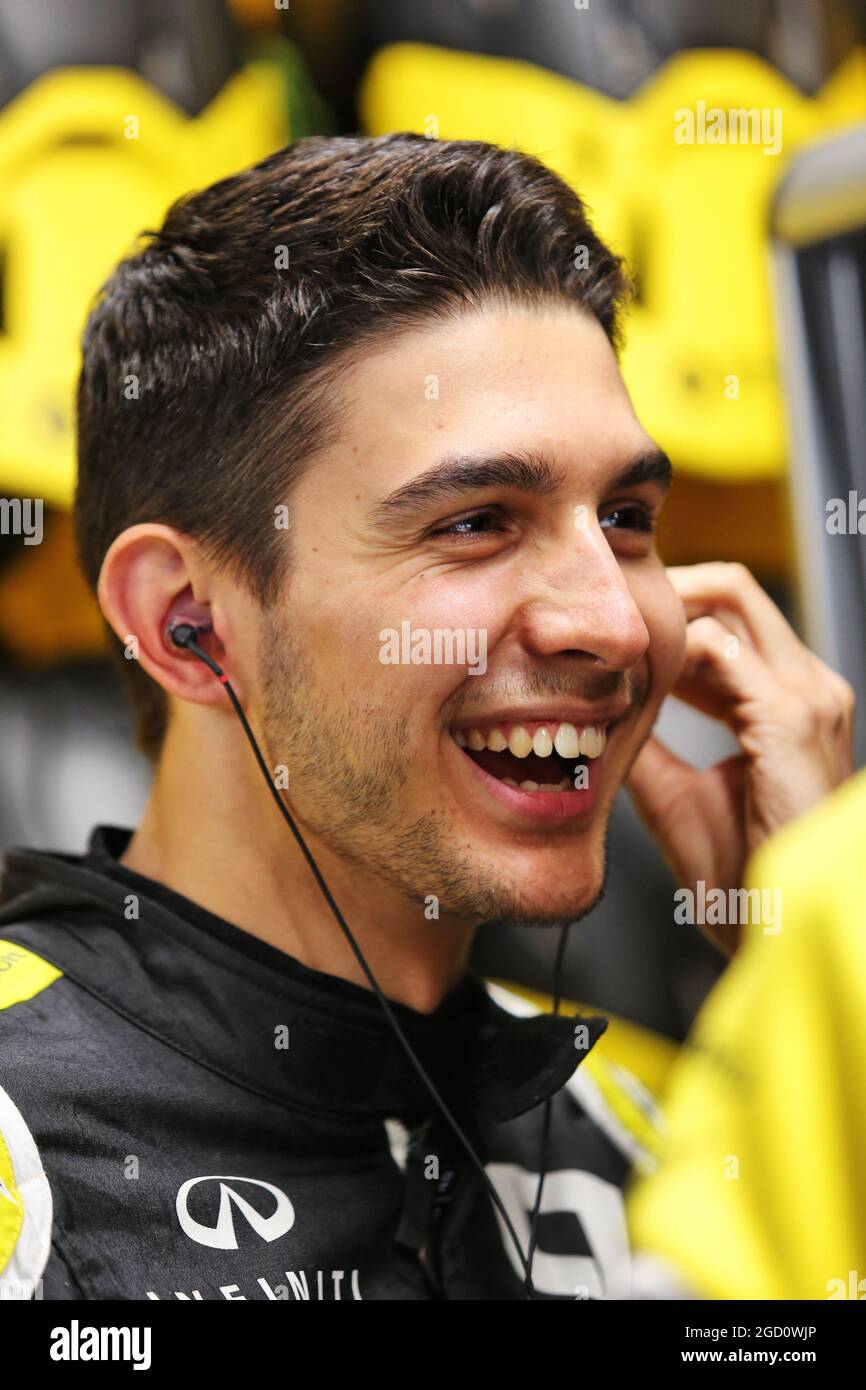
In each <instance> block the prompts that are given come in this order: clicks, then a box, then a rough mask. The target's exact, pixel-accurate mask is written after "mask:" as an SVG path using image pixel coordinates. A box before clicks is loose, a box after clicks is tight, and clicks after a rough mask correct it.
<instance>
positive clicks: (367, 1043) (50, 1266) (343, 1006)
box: [0, 827, 634, 1300]
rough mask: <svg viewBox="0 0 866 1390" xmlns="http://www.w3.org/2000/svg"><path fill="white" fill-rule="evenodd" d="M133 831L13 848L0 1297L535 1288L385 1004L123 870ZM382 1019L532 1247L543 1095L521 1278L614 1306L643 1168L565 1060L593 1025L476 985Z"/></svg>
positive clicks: (1, 1067) (389, 1293) (590, 1039)
mask: <svg viewBox="0 0 866 1390" xmlns="http://www.w3.org/2000/svg"><path fill="white" fill-rule="evenodd" d="M129 835H130V832H129V831H128V830H121V829H118V828H114V827H98V828H97V829H96V830H95V831H94V833H93V836H92V838H91V842H90V846H89V850H88V853H87V854H86V855H84V856H75V855H68V854H52V853H44V852H36V851H28V850H15V851H12V852H11V853H10V854H9V856H8V858H7V869H6V873H5V877H4V879H3V884H2V893H0V1199H2V1200H0V1284H4V1281H5V1285H4V1287H3V1289H2V1290H0V1292H4V1293H5V1296H7V1297H31V1296H36V1297H40V1296H41V1297H44V1298H46V1299H112V1298H119V1299H178V1298H180V1299H221V1298H225V1299H288V1300H306V1299H519V1298H523V1297H524V1296H525V1294H524V1280H523V1276H522V1274H521V1272H520V1268H519V1263H518V1261H517V1259H516V1256H515V1255H514V1252H513V1250H512V1248H511V1243H510V1240H509V1238H508V1237H507V1236H505V1234H504V1228H503V1225H502V1223H501V1219H500V1217H499V1215H498V1213H497V1211H496V1209H495V1206H494V1204H493V1202H492V1201H491V1199H490V1195H489V1193H488V1192H487V1190H486V1189H485V1186H484V1183H483V1182H482V1180H481V1178H480V1175H479V1174H478V1172H477V1170H476V1169H475V1168H474V1166H473V1164H472V1163H471V1161H470V1160H469V1158H468V1157H467V1155H466V1153H465V1151H464V1150H463V1148H462V1146H461V1144H460V1142H459V1141H458V1140H457V1139H456V1138H455V1136H454V1134H453V1133H452V1131H451V1130H450V1128H449V1127H448V1126H447V1124H445V1122H444V1121H443V1120H442V1118H441V1116H440V1115H439V1114H438V1113H437V1111H436V1107H435V1106H434V1104H433V1102H432V1101H431V1100H430V1097H429V1095H428V1093H427V1091H426V1090H425V1088H424V1086H423V1084H422V1083H421V1081H420V1080H419V1078H418V1076H417V1074H416V1073H415V1072H414V1070H413V1069H412V1067H411V1065H410V1063H409V1061H408V1059H407V1058H406V1056H405V1054H404V1053H403V1051H402V1049H401V1048H400V1046H399V1044H398V1042H397V1040H396V1039H395V1037H394V1035H393V1033H392V1031H391V1029H390V1027H389V1025H388V1023H387V1021H386V1019H385V1017H384V1015H383V1013H382V1011H381V1008H380V1006H379V1004H378V1002H377V1001H376V999H375V997H374V996H373V995H372V994H371V993H370V992H369V991H368V990H366V989H364V988H362V987H360V986H358V985H355V984H351V983H349V982H347V981H345V980H341V979H338V978H336V977H333V976H330V975H326V974H323V973H320V972H319V971H315V970H311V969H308V968H307V967H305V966H303V965H301V964H300V963H299V962H298V961H296V960H294V959H292V958H291V957H290V956H288V955H286V954H285V953H284V952H282V951H279V950H277V949H276V948H275V947H273V946H270V945H268V944H267V943H265V942H262V941H260V940H258V939H257V938H255V937H253V936H251V935H250V934H249V933H248V932H244V931H242V930H240V929H239V928H237V927H234V926H232V925H230V924H229V923H228V922H225V921H223V920H222V919H220V918H218V917H216V916H214V915H213V914H211V913H209V912H207V911H205V910H203V909H202V908H200V907H198V906H197V905H196V904H194V903H192V902H190V901H189V900H188V899H186V898H184V897H182V896H180V895H179V894H177V893H174V892H172V891H170V890H169V889H167V888H166V887H164V886H163V885H162V884H160V883H157V882H155V881H154V880H152V879H149V878H146V877H144V876H142V875H139V874H136V873H133V872H131V871H130V870H128V869H126V868H125V867H124V866H123V865H121V864H120V863H119V862H118V857H119V855H120V854H121V853H122V852H123V849H124V847H125V845H126V843H127V841H128V839H129ZM491 989H492V993H493V995H495V996H496V998H498V1000H499V1002H495V1000H494V997H492V994H491ZM512 1001H514V1002H516V1005H517V1008H518V1013H517V1014H515V1013H514V1012H512V1011H511V1005H512ZM503 1004H505V1005H506V1007H502V1005H503ZM393 1007H394V1010H395V1012H396V1014H397V1016H398V1018H399V1019H400V1021H401V1023H402V1026H403V1028H404V1029H405V1031H406V1033H407V1035H408V1037H409V1040H410V1041H411V1043H412V1046H413V1047H414V1048H415V1050H416V1052H417V1053H418V1055H419V1057H420V1059H421V1061H422V1062H423V1064H424V1066H425V1067H426V1068H427V1070H428V1072H429V1074H430V1075H431V1077H432V1078H433V1080H434V1082H435V1084H436V1086H437V1087H438V1088H439V1089H440V1091H441V1093H442V1095H443V1096H444V1098H445V1099H446V1101H447V1103H448V1104H449V1105H450V1106H451V1107H452V1109H453V1111H454V1113H455V1115H456V1116H457V1117H458V1119H459V1121H460V1123H461V1125H462V1126H463V1127H464V1128H465V1130H466V1131H467V1133H468V1135H469V1137H470V1139H471V1141H472V1143H473V1145H474V1146H475V1147H476V1150H477V1152H478V1153H479V1155H480V1156H481V1158H482V1160H483V1162H484V1164H485V1167H486V1171H487V1172H488V1174H489V1176H490V1177H491V1179H492V1181H493V1182H494V1184H495V1186H496V1189H497V1191H498V1193H499V1195H500V1197H501V1199H502V1201H503V1203H504V1204H505V1207H506V1209H507V1210H508V1212H509V1215H510V1217H511V1219H512V1221H513V1223H514V1225H515V1227H516V1229H517V1232H518V1234H519V1235H520V1238H521V1242H522V1244H523V1246H524V1249H525V1247H526V1241H527V1236H528V1230H529V1220H530V1214H531V1211H532V1206H533V1202H534V1200H535V1190H536V1184H537V1177H536V1175H537V1172H538V1165H539V1156H540V1151H541V1138H542V1115H543V1109H544V1107H543V1106H542V1105H540V1102H541V1101H543V1100H544V1099H545V1098H546V1097H547V1096H551V1095H552V1096H554V1101H553V1106H552V1124H551V1131H550V1139H549V1155H548V1175H547V1178H546V1181H545V1186H544V1201H543V1205H542V1215H541V1218H540V1222H539V1238H538V1246H537V1250H536V1253H535V1258H534V1282H535V1284H536V1287H537V1290H538V1293H539V1295H540V1296H543V1297H550V1298H572V1299H573V1298H586V1297H590V1298H596V1297H619V1296H621V1295H622V1293H623V1291H624V1282H623V1281H624V1279H625V1278H626V1274H625V1266H626V1264H627V1258H626V1256H627V1252H626V1241H625V1226H624V1220H623V1215H622V1200H621V1188H622V1185H623V1182H624V1179H625V1177H626V1174H627V1172H628V1171H629V1168H630V1159H633V1158H634V1153H633V1152H629V1151H628V1145H627V1144H623V1143H621V1142H619V1140H618V1127H617V1125H616V1124H615V1123H613V1124H607V1123H606V1122H605V1120H604V1113H603V1110H602V1109H601V1108H600V1107H599V1105H598V1104H597V1103H595V1102H594V1103H593V1104H592V1106H591V1107H590V1109H592V1111H593V1112H594V1113H593V1114H592V1115H590V1114H589V1113H588V1111H587V1106H586V1104H585V1103H583V1102H582V1100H581V1094H582V1093H581V1091H580V1089H579V1087H578V1081H579V1078H580V1076H581V1073H580V1072H577V1071H576V1068H577V1067H578V1064H579V1063H580V1062H581V1061H582V1060H583V1059H584V1058H586V1056H587V1052H588V1050H589V1048H591V1047H592V1046H594V1044H595V1043H596V1041H597V1040H598V1038H599V1037H600V1036H601V1034H602V1033H603V1031H604V1028H605V1023H606V1021H605V1020H604V1019H600V1018H579V1017H571V1018H567V1017H564V1016H557V1017H554V1016H553V1015H550V1014H543V1013H537V1012H532V1011H528V1010H527V1007H526V1005H525V1004H524V1002H523V1001H522V1000H520V999H519V998H517V996H514V995H511V994H510V993H507V992H506V991H504V990H501V989H498V988H495V987H491V988H488V987H487V986H485V983H484V982H483V981H482V980H481V979H480V978H478V977H477V976H476V975H474V974H473V973H472V972H471V971H467V972H466V974H465V975H464V977H463V979H462V981H461V983H460V984H459V985H458V987H457V988H456V989H455V990H454V991H453V992H452V993H451V994H449V995H448V996H447V997H446V999H445V1000H444V1001H443V1003H442V1004H441V1005H440V1006H439V1007H438V1008H437V1009H436V1010H435V1011H434V1012H433V1013H432V1014H428V1015H423V1014H419V1013H417V1012H415V1011H414V1010H412V1009H409V1008H406V1007H404V1006H402V1005H399V1004H395V1005H394V1006H393ZM521 1012H522V1014H523V1016H520V1013H521ZM581 1028H582V1029H583V1032H582V1033H581ZM589 1094H590V1092H585V1095H587V1096H588V1095H589ZM596 1101H597V1097H596ZM4 1213H5V1215H4ZM4 1223H5V1224H4ZM10 1252H11V1253H10Z"/></svg>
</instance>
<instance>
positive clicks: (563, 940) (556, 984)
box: [526, 922, 571, 1297]
mask: <svg viewBox="0 0 866 1390" xmlns="http://www.w3.org/2000/svg"><path fill="white" fill-rule="evenodd" d="M570 930H571V923H570V922H566V924H565V926H564V927H561V928H560V932H559V941H558V942H557V946H556V964H555V965H554V967H553V1010H552V1012H553V1013H554V1014H558V1013H559V1005H560V1002H561V1001H560V980H561V977H562V962H563V960H564V959H565V948H566V944H567V942H568V933H569V932H570ZM551 1109H552V1100H551V1097H550V1096H548V1097H547V1100H546V1101H545V1102H544V1118H543V1120H542V1125H541V1162H540V1164H539V1166H538V1187H537V1188H536V1190H535V1204H534V1206H533V1208H532V1218H531V1220H530V1223H529V1227H530V1232H531V1234H530V1237H529V1250H528V1251H527V1254H526V1262H527V1264H528V1266H529V1270H528V1273H527V1275H526V1278H527V1282H528V1283H531V1281H532V1262H533V1260H534V1259H535V1245H536V1240H537V1237H538V1217H539V1214H540V1212H541V1194H542V1192H543V1190H544V1179H545V1176H546V1173H547V1157H548V1150H549V1147H550V1116H551ZM529 1296H530V1295H529V1294H528V1293H527V1297H529Z"/></svg>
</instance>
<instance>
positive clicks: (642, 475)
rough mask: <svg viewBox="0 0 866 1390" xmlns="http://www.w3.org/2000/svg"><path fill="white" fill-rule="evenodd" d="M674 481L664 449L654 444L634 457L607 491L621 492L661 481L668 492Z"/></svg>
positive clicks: (609, 484)
mask: <svg viewBox="0 0 866 1390" xmlns="http://www.w3.org/2000/svg"><path fill="white" fill-rule="evenodd" d="M672 481H673V468H672V466H671V461H670V459H669V458H668V456H667V454H666V453H665V451H664V449H659V448H658V447H657V446H655V445H653V446H652V448H649V449H647V450H645V451H644V452H643V453H641V454H639V455H638V457H637V458H636V459H633V460H632V462H631V463H630V464H628V466H627V467H626V468H624V469H623V470H622V472H621V473H618V474H617V476H616V477H615V478H612V479H611V481H610V482H609V483H608V485H607V488H606V491H607V492H621V491H623V490H624V489H625V488H630V487H639V486H640V484H641V483H660V484H661V486H662V487H663V488H664V490H665V492H667V490H668V488H669V487H670V485H671V482H672Z"/></svg>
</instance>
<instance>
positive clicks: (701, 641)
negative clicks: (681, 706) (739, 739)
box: [671, 617, 790, 726]
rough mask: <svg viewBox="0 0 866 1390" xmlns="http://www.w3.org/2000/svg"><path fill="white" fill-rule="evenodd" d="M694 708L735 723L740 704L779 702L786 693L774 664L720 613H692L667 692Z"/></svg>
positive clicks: (737, 718) (734, 724)
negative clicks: (698, 615)
mask: <svg viewBox="0 0 866 1390" xmlns="http://www.w3.org/2000/svg"><path fill="white" fill-rule="evenodd" d="M671 693H672V694H673V695H675V696H676V698H677V699H678V700H683V701H684V702H685V703H686V704H688V705H691V706H692V707H693V708H695V709H699V710H701V711H702V712H703V713H704V714H709V715H710V716H711V717H712V718H714V719H722V720H724V721H725V722H726V723H729V724H732V725H733V726H736V725H737V724H738V723H739V720H740V717H741V713H742V706H744V705H746V704H749V705H755V704H762V703H763V704H764V705H771V704H777V703H778V702H779V701H780V700H781V699H782V698H783V697H788V696H789V695H790V692H789V691H787V690H786V689H785V687H784V685H783V683H782V682H781V681H780V680H779V678H778V676H777V675H776V672H775V670H774V668H773V667H771V666H769V665H768V664H767V662H766V661H765V660H764V659H763V658H762V657H761V656H760V655H759V654H758V653H757V652H756V651H755V650H754V649H753V648H752V647H751V646H749V645H748V644H747V643H744V642H742V641H740V639H739V637H738V636H737V634H735V633H732V632H731V630H730V628H729V627H727V626H726V625H725V624H724V623H723V622H721V621H720V620H719V619H718V618H714V617H703V618H695V619H694V621H692V622H690V623H689V625H688V627H687V628H686V650H685V656H684V659H683V665H682V669H681V672H680V676H679V679H678V680H677V682H676V684H675V685H674V687H673V690H672V692H671Z"/></svg>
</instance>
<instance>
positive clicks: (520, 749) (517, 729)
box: [508, 724, 532, 758]
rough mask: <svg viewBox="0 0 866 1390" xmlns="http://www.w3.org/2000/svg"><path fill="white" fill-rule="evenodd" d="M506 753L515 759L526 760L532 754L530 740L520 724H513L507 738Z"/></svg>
mask: <svg viewBox="0 0 866 1390" xmlns="http://www.w3.org/2000/svg"><path fill="white" fill-rule="evenodd" d="M508 751H509V752H510V753H513V754H514V756H515V758H528V757H529V754H530V753H531V752H532V739H531V738H530V737H529V732H528V730H526V729H524V727H523V725H522V724H515V726H514V728H513V729H512V730H511V733H510V735H509V737H508Z"/></svg>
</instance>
